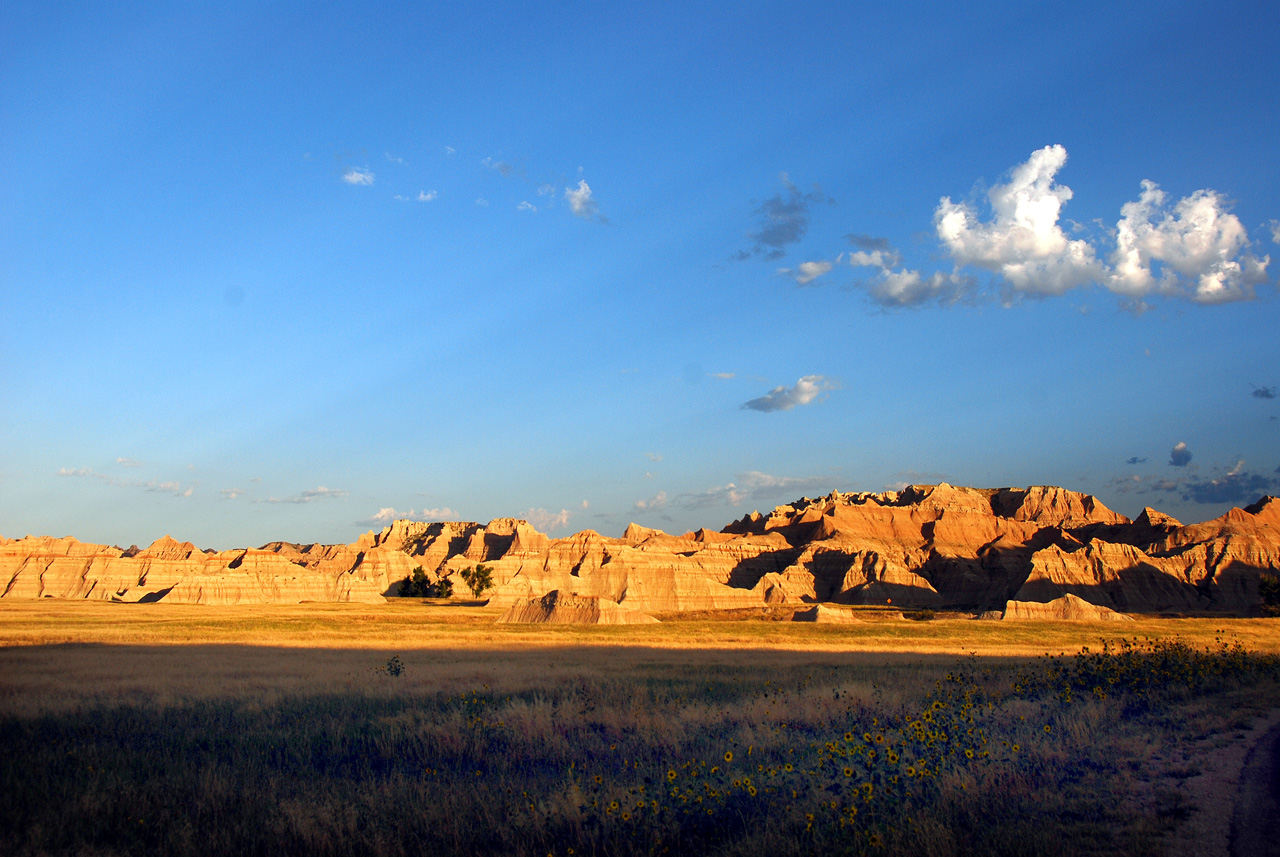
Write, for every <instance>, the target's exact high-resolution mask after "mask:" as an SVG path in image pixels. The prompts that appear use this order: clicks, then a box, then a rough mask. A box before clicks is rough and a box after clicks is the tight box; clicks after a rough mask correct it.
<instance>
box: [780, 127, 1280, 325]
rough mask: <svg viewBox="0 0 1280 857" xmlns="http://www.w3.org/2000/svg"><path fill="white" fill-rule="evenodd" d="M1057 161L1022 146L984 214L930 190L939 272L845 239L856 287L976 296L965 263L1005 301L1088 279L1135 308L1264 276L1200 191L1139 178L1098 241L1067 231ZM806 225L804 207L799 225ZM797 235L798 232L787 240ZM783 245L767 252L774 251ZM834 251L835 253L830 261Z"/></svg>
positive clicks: (1211, 198)
mask: <svg viewBox="0 0 1280 857" xmlns="http://www.w3.org/2000/svg"><path fill="white" fill-rule="evenodd" d="M1066 162H1067V150H1066V149H1065V148H1064V147H1062V146H1060V145H1054V146H1046V147H1044V148H1043V149H1040V150H1038V151H1036V152H1033V153H1032V154H1031V157H1030V158H1028V159H1027V161H1026V162H1025V163H1022V164H1018V165H1017V166H1015V167H1014V168H1013V169H1012V170H1010V172H1009V176H1008V180H1007V181H1005V182H1004V183H1002V184H997V185H995V186H994V187H992V188H990V190H989V191H988V192H987V194H986V206H985V207H986V209H988V212H987V213H986V214H985V215H984V213H983V212H981V211H979V209H978V206H977V205H976V204H974V203H971V202H968V201H959V202H956V201H953V200H952V199H951V197H949V196H944V197H942V198H941V199H940V200H939V202H938V206H937V208H936V209H935V210H934V216H933V228H934V232H935V234H936V236H937V239H938V241H939V242H940V245H941V249H942V250H943V251H944V252H945V253H946V254H947V255H948V256H949V257H950V258H951V260H952V262H953V263H954V267H953V269H952V271H951V272H950V273H947V272H943V271H938V272H934V273H931V274H926V273H922V272H920V271H917V270H912V269H907V268H901V267H900V265H901V259H900V256H899V254H898V253H897V251H895V250H894V249H893V248H892V247H891V246H890V245H889V243H888V241H886V240H885V239H883V238H876V237H872V236H867V235H859V234H852V235H849V236H848V239H849V241H850V242H851V243H852V244H853V245H854V246H855V248H857V249H856V250H855V251H854V252H852V253H850V254H849V256H848V260H847V262H848V264H849V265H851V266H853V267H855V268H872V269H875V274H874V275H873V276H872V277H870V278H869V279H867V280H865V281H863V282H861V283H860V284H859V285H860V286H861V287H862V288H864V289H865V290H866V291H867V292H868V294H869V295H870V297H871V299H872V300H874V301H875V302H877V303H879V304H881V305H883V306H887V307H906V306H921V305H925V304H929V303H938V304H944V305H945V304H951V303H955V302H957V301H960V300H961V299H965V298H972V297H974V296H975V295H976V293H977V291H978V286H979V281H978V280H977V278H976V277H974V276H973V274H972V273H969V272H970V271H974V270H976V271H986V272H989V273H990V274H991V275H992V278H993V283H994V285H995V287H996V288H997V290H998V291H999V293H1000V296H1001V298H1002V300H1003V301H1004V302H1005V303H1011V302H1012V301H1013V300H1015V299H1016V298H1017V297H1018V296H1024V295H1025V296H1049V295H1061V294H1064V293H1066V292H1068V291H1070V290H1072V289H1076V288H1080V287H1084V286H1088V285H1093V284H1097V285H1101V286H1103V287H1105V288H1107V289H1108V290H1110V291H1111V292H1112V293H1114V294H1116V295H1118V296H1119V297H1120V298H1122V300H1123V301H1124V302H1125V305H1126V306H1128V307H1129V308H1130V309H1132V310H1134V311H1136V312H1141V311H1143V310H1145V309H1147V308H1148V305H1147V304H1146V303H1145V302H1144V301H1143V298H1145V297H1147V296H1151V295H1159V296H1166V297H1180V298H1185V299H1188V300H1191V301H1194V302H1196V303H1200V304H1218V303H1227V302H1230V301H1241V300H1249V299H1252V298H1253V296H1254V290H1255V288H1256V287H1257V286H1258V285H1261V284H1263V283H1265V282H1266V281H1267V266H1268V265H1269V264H1270V262H1271V257H1270V256H1266V255H1263V256H1258V255H1255V254H1254V253H1253V252H1252V246H1253V245H1252V243H1251V242H1250V240H1249V235H1248V232H1247V230H1246V229H1245V227H1244V224H1242V223H1241V222H1240V219H1239V218H1238V217H1236V216H1235V215H1234V214H1232V213H1231V212H1230V210H1229V204H1228V201H1227V199H1226V198H1225V197H1224V196H1223V195H1222V194H1220V193H1218V192H1217V191H1214V190H1210V189H1201V190H1197V191H1195V192H1194V193H1192V194H1190V195H1189V196H1186V197H1183V198H1182V199H1179V200H1176V201H1174V200H1171V199H1170V198H1169V197H1168V196H1167V195H1166V194H1165V192H1164V191H1162V190H1161V189H1160V187H1159V186H1158V185H1157V184H1156V183H1155V182H1153V181H1150V180H1143V181H1142V182H1141V192H1140V193H1139V195H1138V198H1137V199H1136V200H1133V201H1131V202H1127V203H1125V204H1124V205H1123V206H1121V209H1120V219H1119V220H1118V221H1117V222H1116V224H1115V227H1114V229H1113V230H1110V231H1109V232H1108V235H1107V238H1106V241H1105V242H1104V241H1103V240H1101V239H1096V238H1088V237H1071V236H1070V235H1068V234H1067V231H1066V230H1065V229H1064V228H1063V223H1064V220H1063V216H1062V215H1063V209H1064V207H1065V206H1066V204H1067V202H1068V201H1069V200H1071V198H1072V196H1073V193H1072V191H1071V188H1069V187H1067V186H1066V185H1062V184H1059V183H1057V181H1056V178H1057V174H1058V172H1059V171H1060V170H1061V169H1062V168H1063V167H1064V166H1065V165H1066ZM1277 223H1280V221H1272V231H1273V235H1272V237H1273V238H1275V236H1276V234H1277V230H1280V226H1277V225H1276V224H1277ZM807 225H808V220H807V212H806V213H805V218H804V220H803V221H802V227H803V226H807ZM1072 226H1073V227H1074V228H1076V229H1078V228H1079V227H1078V226H1076V225H1075V224H1072ZM802 234H803V228H801V229H800V230H799V231H798V233H797V240H798V236H799V235H802ZM1108 243H1109V247H1110V250H1109V252H1108ZM784 246H785V244H778V245H776V246H774V247H773V249H774V250H776V251H779V252H778V255H781V252H780V251H781V249H782V247H784ZM843 258H844V254H841V256H840V257H839V258H837V260H836V262H835V264H836V265H839V264H840V263H841V261H842V259H843ZM805 266H809V267H808V268H806V267H805ZM831 266H832V263H830V262H826V261H818V262H805V263H803V264H802V265H801V266H799V267H798V268H797V269H795V270H792V269H790V268H784V269H781V270H782V272H783V273H786V274H788V275H790V276H792V277H794V278H795V280H796V282H797V284H799V285H807V284H808V283H810V282H812V281H813V280H814V279H816V278H817V277H818V276H822V275H824V274H826V273H828V272H829V271H830V270H831Z"/></svg>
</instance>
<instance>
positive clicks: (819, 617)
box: [791, 604, 862, 625]
mask: <svg viewBox="0 0 1280 857" xmlns="http://www.w3.org/2000/svg"><path fill="white" fill-rule="evenodd" d="M791 621H792V622H819V623H821V624H824V625H860V624H862V620H861V619H859V618H858V617H857V616H854V615H853V613H852V612H851V611H849V610H841V609H840V608H839V607H828V606H827V605H825V604H815V605H813V606H812V607H810V608H809V609H807V610H797V611H796V613H795V615H794V616H792V617H791Z"/></svg>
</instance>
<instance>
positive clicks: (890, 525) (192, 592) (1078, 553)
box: [0, 483, 1280, 615]
mask: <svg viewBox="0 0 1280 857" xmlns="http://www.w3.org/2000/svg"><path fill="white" fill-rule="evenodd" d="M479 563H485V564H487V565H488V566H489V567H490V568H491V569H492V573H493V582H494V586H493V589H492V590H491V591H490V592H488V593H486V594H487V595H488V596H489V597H490V599H491V603H492V604H495V605H498V606H504V607H510V606H512V605H516V604H524V603H525V602H527V601H529V600H530V599H539V598H541V597H542V596H543V595H546V594H547V593H549V592H552V591H560V592H562V593H564V594H566V595H577V596H583V597H595V598H600V599H605V600H607V601H610V602H613V603H616V604H619V605H621V606H623V607H627V608H630V609H634V610H639V611H641V612H673V611H685V610H716V609H740V608H745V607H760V606H763V605H766V604H821V603H826V602H838V603H846V604H878V605H893V606H895V607H902V608H926V607H927V608H950V609H957V610H966V611H975V612H983V611H1003V610H1004V605H1005V604H1006V602H1009V601H1022V602H1036V603H1047V602H1051V601H1056V600H1057V599H1060V598H1062V597H1064V596H1066V595H1072V596H1075V597H1077V598H1080V599H1084V600H1085V601H1087V602H1090V603H1092V604H1097V605H1100V606H1103V607H1108V608H1111V609H1113V610H1119V611H1130V612H1166V611H1172V612H1179V613H1186V612H1209V613H1214V612H1217V613H1235V614H1245V615H1248V614H1250V612H1251V611H1256V610H1257V606H1258V600H1259V598H1258V579H1259V575H1260V574H1261V573H1262V572H1267V571H1270V572H1275V571H1280V502H1278V501H1276V500H1275V499H1273V498H1270V497H1264V498H1262V499H1261V500H1259V501H1258V502H1257V503H1255V504H1253V505H1251V506H1248V507H1246V508H1244V509H1233V510H1231V511H1230V512H1228V513H1227V514H1226V515H1223V516H1222V517H1221V518H1218V519H1215V520H1213V521H1207V522H1205V523H1202V524H1194V525H1190V526H1183V525H1182V524H1181V523H1179V522H1178V521H1177V520H1175V519H1173V518H1171V517H1169V516H1167V515H1162V514H1161V513H1159V512H1157V511H1155V510H1154V509H1145V510H1143V512H1142V514H1140V515H1139V516H1138V518H1137V519H1135V520H1134V521H1132V522H1131V521H1129V520H1128V519H1127V518H1125V517H1124V516H1123V515H1119V514H1117V513H1116V512H1114V511H1112V510H1110V509H1108V508H1107V507H1106V506H1105V505H1104V504H1102V503H1101V502H1099V501H1098V500H1097V499H1096V498H1094V497H1091V496H1089V495H1087V494H1080V493H1078V492H1074V491H1068V490H1066V489H1063V488H1056V487H1052V486H1032V487H1029V488H1001V489H975V488H964V487H957V486H952V485H947V484H945V483H944V484H939V485H912V486H907V487H906V488H904V489H902V490H901V491H887V492H882V493H850V494H842V493H837V492H833V493H831V494H828V495H827V496H825V497H819V498H816V499H813V498H808V497H802V498H800V499H799V500H796V501H794V502H792V503H789V504H787V505H783V506H778V507H776V508H775V509H773V510H772V511H771V512H769V513H768V514H760V513H759V512H752V513H750V514H748V515H745V516H744V517H742V518H741V519H739V520H737V521H734V522H732V523H731V524H729V525H728V526H726V527H725V528H724V530H723V531H720V532H713V531H710V530H706V529H701V530H697V531H694V532H690V533H685V534H683V535H669V534H667V533H664V532H661V531H660V530H655V529H651V528H648V527H641V526H639V525H636V524H632V525H631V526H629V527H628V528H627V530H626V532H625V533H624V534H623V536H622V538H617V539H614V538H608V537H605V536H602V535H601V534H599V533H597V532H594V531H592V530H584V531H583V532H580V533H576V534H574V535H572V536H569V537H566V538H558V539H551V538H548V537H547V536H546V535H544V534H542V533H540V532H538V531H537V530H535V529H534V528H533V527H532V526H530V525H529V523H528V522H527V521H523V520H518V519H514V518H499V519H496V520H493V521H490V522H489V523H488V524H479V523H471V522H440V523H420V522H414V521H395V522H393V523H392V524H391V525H389V526H387V527H385V528H383V529H382V530H381V531H378V532H369V533H366V534H365V535H363V536H361V537H360V538H359V539H357V540H356V541H355V542H353V543H351V544H347V545H300V544H291V543H287V542H273V543H270V544H267V545H264V546H263V547H261V548H258V549H256V550H245V549H241V550H234V551H223V552H221V553H215V552H212V551H200V550H198V549H197V548H196V547H195V546H194V545H192V544H190V543H188V542H179V541H177V540H175V539H173V538H170V537H169V536H165V537H163V538H161V539H157V540H156V541H155V542H154V543H153V544H152V545H150V546H149V547H147V548H145V549H142V550H139V549H137V548H130V549H129V550H125V551H122V550H121V549H119V548H115V547H108V546H104V545H88V544H83V543H81V542H78V541H76V540H75V539H72V538H63V539H54V538H47V537H40V538H37V537H31V536H28V537H27V538H24V539H16V540H15V539H3V540H0V596H3V597H11V598H13V597H16V598H37V597H58V598H100V599H110V600H121V601H138V600H159V599H166V600H172V601H191V602H195V603H202V604H208V603H244V602H253V601H306V600H359V601H376V600H379V599H381V598H382V597H383V596H385V595H394V594H396V593H398V591H399V586H400V582H401V581H403V580H404V579H405V578H407V577H408V576H409V575H410V573H411V572H412V571H413V569H414V568H416V567H418V566H421V567H422V568H423V570H424V571H425V572H426V574H427V575H428V577H429V578H430V579H432V580H439V579H441V578H445V577H451V578H453V579H454V580H455V586H454V593H455V594H454V597H455V598H469V597H471V596H470V592H469V591H468V590H467V589H466V587H464V586H463V585H462V584H461V582H460V580H458V574H459V572H461V571H462V570H463V569H466V568H469V567H472V566H475V565H476V564H479Z"/></svg>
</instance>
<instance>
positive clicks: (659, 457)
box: [644, 452, 662, 461]
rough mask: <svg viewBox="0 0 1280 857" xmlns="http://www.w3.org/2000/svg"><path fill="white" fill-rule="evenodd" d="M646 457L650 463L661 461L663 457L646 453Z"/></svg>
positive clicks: (654, 453) (653, 453)
mask: <svg viewBox="0 0 1280 857" xmlns="http://www.w3.org/2000/svg"><path fill="white" fill-rule="evenodd" d="M644 457H645V458H647V459H649V460H650V461H661V460H662V456H661V455H659V454H658V453H656V452H646V453H645V454H644Z"/></svg>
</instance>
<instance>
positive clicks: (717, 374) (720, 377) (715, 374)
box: [711, 372, 738, 381]
mask: <svg viewBox="0 0 1280 857" xmlns="http://www.w3.org/2000/svg"><path fill="white" fill-rule="evenodd" d="M711 377H712V378H716V379H718V380H720V381H728V380H729V379H730V378H737V377H738V373H737V372H712V373H711Z"/></svg>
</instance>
